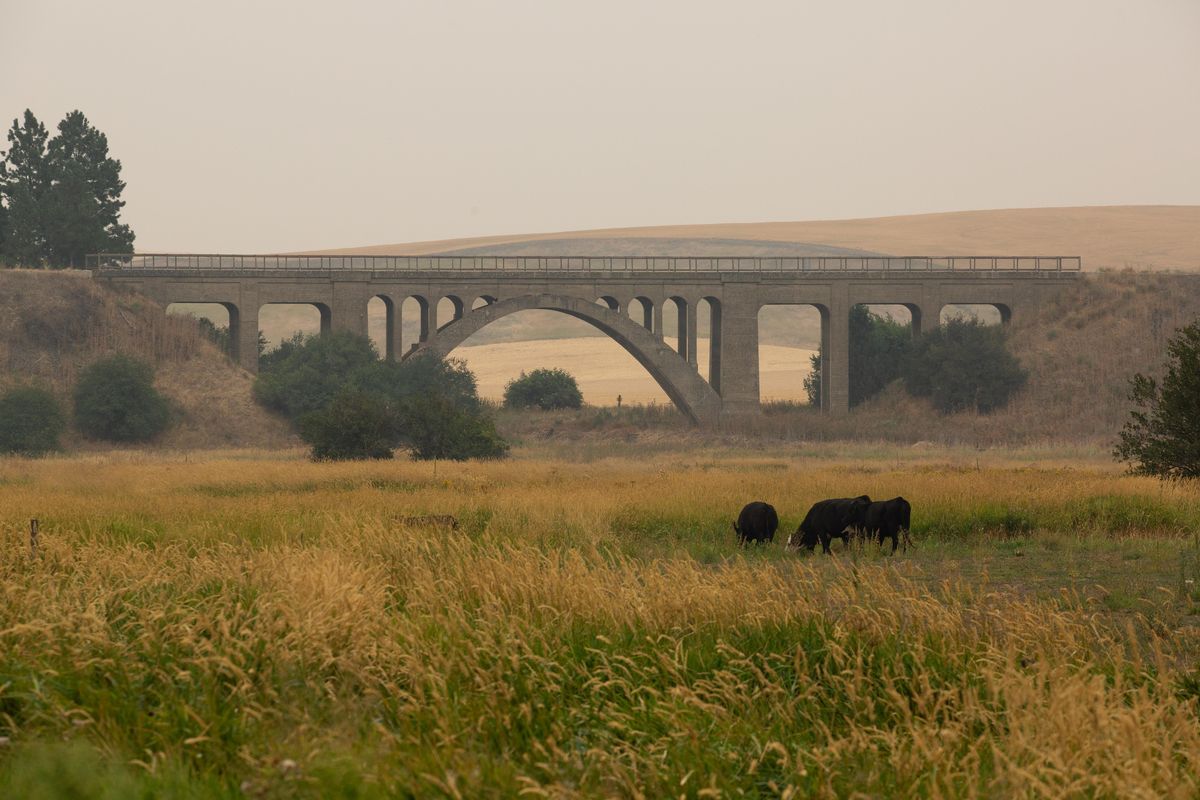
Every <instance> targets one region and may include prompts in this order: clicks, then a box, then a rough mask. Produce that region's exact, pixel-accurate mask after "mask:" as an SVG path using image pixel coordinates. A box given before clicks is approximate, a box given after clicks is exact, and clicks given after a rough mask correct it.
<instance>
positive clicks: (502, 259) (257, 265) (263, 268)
mask: <svg viewBox="0 0 1200 800" xmlns="http://www.w3.org/2000/svg"><path fill="white" fill-rule="evenodd" d="M87 263H88V266H89V267H90V268H91V269H94V270H96V271H98V272H100V273H101V274H105V275H119V274H128V273H137V274H143V273H147V272H150V273H188V274H195V273H218V274H223V275H233V274H241V275H246V274H253V275H262V274H274V273H310V274H321V275H330V274H345V273H351V272H367V273H375V274H378V273H430V272H433V273H489V274H494V273H497V272H501V273H510V272H516V273H608V274H611V273H686V274H691V273H730V272H750V273H754V272H761V273H771V274H777V273H786V274H819V275H829V274H847V273H850V274H855V273H892V272H900V273H912V272H916V273H929V272H955V273H960V272H962V273H970V272H984V273H1004V274H1012V273H1042V274H1046V273H1049V274H1061V273H1064V272H1079V271H1080V270H1081V268H1082V262H1081V259H1080V258H1079V256H808V257H799V256H798V257H794V258H750V257H747V258H743V257H738V256H730V257H728V258H710V257H687V256H674V257H663V256H653V257H652V256H648V257H641V258H639V257H631V256H613V257H607V256H595V257H590V256H578V257H561V258H550V257H543V256H323V255H311V256H309V255H221V254H205V253H137V254H134V255H129V254H108V253H101V254H97V255H90V256H88V258H87Z"/></svg>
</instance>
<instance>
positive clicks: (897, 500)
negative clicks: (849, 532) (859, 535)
mask: <svg viewBox="0 0 1200 800" xmlns="http://www.w3.org/2000/svg"><path fill="white" fill-rule="evenodd" d="M911 515H912V506H910V505H909V504H908V501H907V500H905V499H904V498H903V497H893V498H892V499H891V500H878V501H876V502H874V503H871V505H870V506H868V507H867V513H866V516H865V517H863V532H864V533H865V534H866V535H867V536H869V537H871V538H878V539H879V543H880V544H883V540H884V539H889V538H890V539H891V540H892V552H893V553H895V552H896V545H897V544H899V542H900V532H901V531H903V532H904V549H905V550H907V549H908V523H909V517H910V516H911Z"/></svg>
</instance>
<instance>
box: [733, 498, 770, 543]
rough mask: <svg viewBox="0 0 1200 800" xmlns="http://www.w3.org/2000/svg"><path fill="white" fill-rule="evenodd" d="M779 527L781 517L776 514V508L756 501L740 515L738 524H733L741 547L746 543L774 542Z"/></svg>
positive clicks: (748, 505)
mask: <svg viewBox="0 0 1200 800" xmlns="http://www.w3.org/2000/svg"><path fill="white" fill-rule="evenodd" d="M778 527H779V515H778V514H776V513H775V506H773V505H771V504H770V503H764V502H762V501H761V500H755V501H754V502H753V503H748V504H747V505H746V507H745V508H743V509H742V513H740V514H738V518H737V522H735V523H733V532H734V533H736V534H737V537H738V544H739V545H744V544H746V542H755V543H758V542H763V541H767V542H773V541H775V529H776V528H778Z"/></svg>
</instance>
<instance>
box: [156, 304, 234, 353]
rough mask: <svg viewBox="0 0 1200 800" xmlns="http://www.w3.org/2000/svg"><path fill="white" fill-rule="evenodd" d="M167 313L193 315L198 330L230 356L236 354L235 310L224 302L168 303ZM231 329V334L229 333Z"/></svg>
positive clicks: (183, 315)
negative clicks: (198, 326)
mask: <svg viewBox="0 0 1200 800" xmlns="http://www.w3.org/2000/svg"><path fill="white" fill-rule="evenodd" d="M167 314H170V315H172V316H180V317H193V318H195V320H196V322H198V323H199V325H200V331H201V332H202V333H203V334H204V335H205V336H206V337H207V338H209V339H211V340H212V342H213V344H215V345H216V346H217V347H219V348H220V349H221V350H222V351H223V352H224V353H225V354H226V355H228V356H230V357H236V356H237V341H236V330H235V329H236V328H237V319H236V314H237V311H236V309H235V308H234V307H233V306H232V305H226V304H225V303H170V304H168V305H167ZM231 331H232V332H233V335H231Z"/></svg>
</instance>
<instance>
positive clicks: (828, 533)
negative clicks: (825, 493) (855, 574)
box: [788, 494, 871, 553]
mask: <svg viewBox="0 0 1200 800" xmlns="http://www.w3.org/2000/svg"><path fill="white" fill-rule="evenodd" d="M870 505H871V498H869V497H867V496H866V495H865V494H864V495H862V496H860V497H841V498H838V499H836V500H821V501H820V502H818V503H814V504H813V507H812V508H810V509H809V510H808V515H807V516H806V517H805V518H804V521H803V522H801V523H800V527H799V528H797V529H796V532H795V533H793V534H792V535H791V536H789V537H788V547H807V548H808V549H809V550H815V549H816V547H817V542H818V541H820V542H821V549H822V550H823V551H825V552H826V553H828V552H831V551H830V549H829V543H830V542H831V541H833V540H834V539H838V538H840V539H841V540H842V541H843V542H846V543H848V541H849V537H850V534H851V532H853V531H856V530H860V529H861V528H862V526H863V517H864V515H865V514H866V512H867V507H868V506H870Z"/></svg>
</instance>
